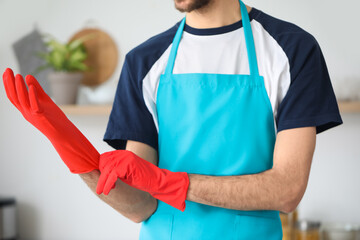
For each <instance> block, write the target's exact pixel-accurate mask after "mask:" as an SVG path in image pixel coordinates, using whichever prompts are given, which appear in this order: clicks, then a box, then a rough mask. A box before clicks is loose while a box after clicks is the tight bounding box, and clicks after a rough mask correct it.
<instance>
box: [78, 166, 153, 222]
mask: <svg viewBox="0 0 360 240" xmlns="http://www.w3.org/2000/svg"><path fill="white" fill-rule="evenodd" d="M79 175H80V177H81V178H82V179H83V180H84V182H85V183H86V184H87V185H88V186H89V188H90V189H91V190H92V191H93V192H94V193H95V194H96V185H97V182H98V180H99V176H100V172H99V170H94V171H92V172H89V173H84V174H79ZM96 195H97V194H96ZM97 196H98V197H99V198H100V199H102V200H103V201H104V202H106V203H107V204H108V205H110V206H111V207H112V208H114V209H115V210H116V211H118V212H119V213H121V214H122V215H123V216H125V217H127V218H129V219H130V220H132V221H133V222H137V223H139V222H142V221H144V220H145V219H147V218H148V217H150V216H151V214H153V212H154V211H155V210H156V207H157V201H156V199H155V198H153V197H152V196H151V195H150V194H149V193H147V192H143V191H140V190H138V189H135V188H133V187H130V186H128V185H127V184H125V183H123V182H122V181H121V180H118V181H117V182H116V187H115V188H114V189H113V190H112V191H111V192H110V193H109V195H103V194H101V195H97Z"/></svg>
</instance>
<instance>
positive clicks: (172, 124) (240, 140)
mask: <svg viewBox="0 0 360 240" xmlns="http://www.w3.org/2000/svg"><path fill="white" fill-rule="evenodd" d="M239 2H240V8H241V15H242V23H243V28H244V34H245V40H246V48H247V54H248V60H249V65H250V75H231V74H208V73H185V74H173V68H174V63H175V58H176V53H177V49H178V46H179V43H180V40H181V36H182V32H183V28H184V25H185V18H184V19H183V20H182V22H181V24H180V26H179V28H178V30H177V33H176V35H175V37H174V40H173V44H172V47H171V52H170V56H169V60H168V63H167V66H166V70H165V72H164V74H162V75H161V77H160V81H159V86H158V91H157V101H156V107H157V114H158V121H159V149H158V151H159V167H160V168H165V169H168V170H170V171H174V172H180V171H181V172H187V173H196V174H203V175H213V176H229V175H244V174H256V173H260V172H263V171H265V170H268V169H270V168H272V165H273V151H274V145H275V138H276V135H275V128H274V119H273V112H272V107H271V103H270V100H269V98H268V95H267V92H266V89H265V85H264V79H263V77H262V76H260V75H259V71H258V65H257V60H256V53H255V46H254V39H253V35H252V30H251V26H250V20H249V16H248V13H247V9H246V7H245V5H244V4H243V3H242V1H239ZM140 239H142V240H148V239H149V240H150V239H151V240H155V239H156V240H159V239H160V240H163V239H164V240H167V239H169V240H170V239H172V240H184V239H186V240H187V239H224V240H227V239H245V240H251V239H254V240H255V239H256V240H261V239H267V240H280V239H282V228H281V222H280V217H279V212H278V211H270V210H259V211H239V210H231V209H225V208H219V207H212V206H208V205H204V204H199V203H195V202H190V201H186V209H185V211H184V212H181V211H179V210H177V209H175V208H173V207H171V206H170V205H168V204H166V203H164V202H161V201H158V207H157V210H156V211H155V213H154V214H153V215H152V216H151V217H150V218H149V219H147V220H146V221H144V222H143V223H142V227H141V231H140Z"/></svg>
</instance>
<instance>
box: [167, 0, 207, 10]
mask: <svg viewBox="0 0 360 240" xmlns="http://www.w3.org/2000/svg"><path fill="white" fill-rule="evenodd" d="M209 2H211V0H174V3H175V8H176V9H177V10H178V11H180V12H191V11H194V10H198V9H200V8H202V7H205V6H206V5H208V4H209Z"/></svg>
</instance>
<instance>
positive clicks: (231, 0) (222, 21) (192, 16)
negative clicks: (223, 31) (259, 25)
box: [186, 0, 251, 28]
mask: <svg viewBox="0 0 360 240" xmlns="http://www.w3.org/2000/svg"><path fill="white" fill-rule="evenodd" d="M246 8H247V11H248V12H249V11H250V10H251V7H249V6H246ZM240 20H241V13H240V4H239V1H238V0H213V1H212V2H210V3H209V4H208V5H207V6H205V7H203V8H201V9H197V10H194V11H192V12H189V13H187V14H186V24H187V25H189V26H190V27H193V28H217V27H222V26H226V25H230V24H232V23H235V22H237V21H240Z"/></svg>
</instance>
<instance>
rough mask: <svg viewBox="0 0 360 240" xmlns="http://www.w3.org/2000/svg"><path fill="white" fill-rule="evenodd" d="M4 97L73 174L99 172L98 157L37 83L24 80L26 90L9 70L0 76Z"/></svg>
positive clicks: (22, 83) (18, 78)
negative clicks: (44, 138) (95, 170)
mask: <svg viewBox="0 0 360 240" xmlns="http://www.w3.org/2000/svg"><path fill="white" fill-rule="evenodd" d="M3 82H4V86H5V91H6V94H7V97H8V98H9V100H10V101H11V102H12V104H13V105H14V106H15V107H16V108H17V109H18V110H19V111H20V112H21V114H22V115H23V117H24V118H25V119H26V120H27V121H28V122H30V123H31V124H32V125H33V126H34V127H36V128H37V129H38V130H39V131H41V132H42V133H43V134H44V135H45V136H46V137H47V138H48V139H49V140H50V141H51V143H52V145H53V146H54V147H55V149H56V151H57V152H58V154H59V155H60V157H61V159H62V160H63V161H64V163H65V164H66V165H67V166H68V168H69V169H70V171H71V172H72V173H86V172H90V171H92V170H94V169H98V163H99V156H100V155H99V153H98V152H97V150H96V149H95V148H94V147H93V146H92V144H91V143H90V142H89V141H88V140H87V139H86V137H85V136H84V135H83V134H82V133H81V132H80V131H79V130H78V129H77V128H76V127H75V125H74V124H72V122H70V120H69V119H68V118H67V117H66V116H65V114H64V113H63V112H62V111H61V109H60V108H59V107H58V106H57V105H56V104H55V103H54V102H53V101H52V100H51V98H50V97H49V96H48V95H47V94H46V93H45V92H44V90H43V89H42V88H41V86H40V84H39V83H38V81H37V80H36V79H35V78H34V77H33V76H31V75H27V76H26V83H27V85H28V90H27V88H26V85H25V83H24V79H23V77H22V76H21V75H20V74H17V75H16V77H14V74H13V72H12V70H11V69H10V68H7V69H6V70H5V72H4V74H3Z"/></svg>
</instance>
